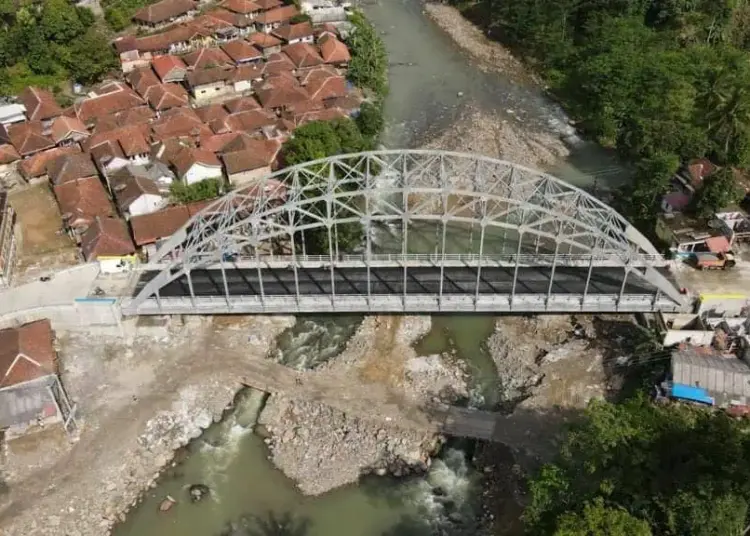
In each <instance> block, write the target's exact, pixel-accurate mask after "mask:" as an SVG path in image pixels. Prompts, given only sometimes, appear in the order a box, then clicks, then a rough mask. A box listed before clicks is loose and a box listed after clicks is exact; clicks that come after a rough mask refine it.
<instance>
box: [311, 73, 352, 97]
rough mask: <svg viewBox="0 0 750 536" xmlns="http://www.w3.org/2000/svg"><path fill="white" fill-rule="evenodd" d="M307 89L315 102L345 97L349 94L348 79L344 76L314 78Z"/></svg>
mask: <svg viewBox="0 0 750 536" xmlns="http://www.w3.org/2000/svg"><path fill="white" fill-rule="evenodd" d="M305 89H306V90H307V92H308V94H309V95H310V98H311V99H313V100H324V99H331V98H335V97H344V96H346V93H347V87H346V79H345V78H344V77H343V76H325V75H323V76H313V77H312V78H311V79H310V81H309V82H308V84H307V86H306V87H305Z"/></svg>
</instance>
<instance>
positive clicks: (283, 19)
mask: <svg viewBox="0 0 750 536" xmlns="http://www.w3.org/2000/svg"><path fill="white" fill-rule="evenodd" d="M297 15H299V11H298V10H297V8H296V7H295V6H293V5H289V6H281V7H276V8H273V9H270V10H268V11H265V12H263V13H261V14H260V15H258V16H257V17H255V28H256V29H257V30H258V31H259V32H263V33H271V32H272V31H274V30H275V29H276V28H278V27H279V26H281V25H282V24H287V23H289V21H291V20H292V18H294V17H295V16H297Z"/></svg>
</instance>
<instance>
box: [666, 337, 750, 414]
mask: <svg viewBox="0 0 750 536" xmlns="http://www.w3.org/2000/svg"><path fill="white" fill-rule="evenodd" d="M672 381H673V382H675V383H681V384H683V385H693V386H698V387H702V388H704V389H706V390H707V391H708V392H709V393H710V394H711V395H712V396H714V397H716V398H717V399H727V398H729V399H734V398H737V399H738V398H739V397H742V398H743V399H750V366H748V365H747V364H746V363H744V362H743V361H740V360H739V359H737V358H734V357H721V356H718V355H716V354H708V355H705V354H702V353H700V352H699V351H696V350H695V349H692V348H689V349H685V350H679V351H677V352H675V353H674V354H672ZM742 402H743V403H744V400H743V401H742Z"/></svg>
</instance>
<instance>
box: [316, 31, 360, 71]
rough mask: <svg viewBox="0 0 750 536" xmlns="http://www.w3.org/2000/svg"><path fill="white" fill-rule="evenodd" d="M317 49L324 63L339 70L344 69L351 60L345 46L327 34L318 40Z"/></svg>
mask: <svg viewBox="0 0 750 536" xmlns="http://www.w3.org/2000/svg"><path fill="white" fill-rule="evenodd" d="M318 49H320V56H321V57H322V58H323V61H324V62H326V63H328V64H330V65H335V66H336V67H339V68H346V67H347V66H348V65H349V62H350V61H351V59H352V57H351V54H350V53H349V49H348V48H347V46H346V45H345V44H344V43H342V42H341V41H339V40H338V39H336V38H335V37H333V36H331V35H329V34H326V35H324V36H323V37H321V38H320V40H319V41H318Z"/></svg>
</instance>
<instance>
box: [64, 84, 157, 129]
mask: <svg viewBox="0 0 750 536" xmlns="http://www.w3.org/2000/svg"><path fill="white" fill-rule="evenodd" d="M143 104H145V103H144V101H143V99H141V98H140V97H139V96H138V95H137V94H136V93H135V92H134V91H133V90H132V89H130V88H129V87H128V86H127V85H125V83H123V82H119V81H115V82H105V83H103V84H101V85H100V86H98V87H96V88H94V89H93V90H92V91H91V92H90V93H89V95H88V97H87V98H85V99H82V100H80V101H78V102H76V103H75V104H74V109H75V112H76V115H77V116H78V119H80V120H81V121H82V122H83V123H84V124H85V125H89V126H90V125H93V124H95V122H96V119H97V118H98V117H102V116H106V115H108V114H112V113H116V112H121V111H123V110H128V109H130V108H135V107H136V106H142V105H143Z"/></svg>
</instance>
